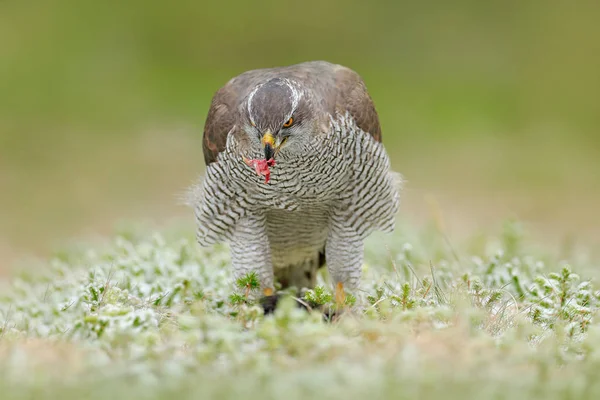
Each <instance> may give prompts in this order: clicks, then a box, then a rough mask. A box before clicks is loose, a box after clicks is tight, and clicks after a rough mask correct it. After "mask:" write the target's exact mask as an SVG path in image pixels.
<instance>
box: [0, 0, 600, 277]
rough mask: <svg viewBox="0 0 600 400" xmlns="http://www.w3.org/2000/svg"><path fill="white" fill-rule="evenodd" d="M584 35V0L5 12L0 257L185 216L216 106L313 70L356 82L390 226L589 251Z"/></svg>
mask: <svg viewBox="0 0 600 400" xmlns="http://www.w3.org/2000/svg"><path fill="white" fill-rule="evenodd" d="M598 21H600V3H598V2H597V1H571V2H567V1H554V0H546V1H514V0H507V1H501V2H500V1H498V2H482V1H452V2H448V1H442V0H430V1H420V2H405V1H399V0H394V1H392V0H389V1H373V2H368V1H364V0H333V1H323V0H320V1H315V0H306V1H304V2H302V1H241V0H240V1H220V2H200V1H185V0H184V1H172V2H161V1H155V0H145V1H127V2H122V1H121V2H117V1H112V0H111V1H103V2H91V1H85V0H80V1H60V0H59V1H52V2H50V1H28V0H3V1H1V2H0V193H1V195H0V257H1V258H0V260H1V261H0V263H2V264H3V265H7V263H9V262H10V261H11V260H14V258H15V257H17V256H21V255H23V254H28V253H33V254H43V253H45V252H47V251H49V250H50V249H52V248H53V246H56V244H57V243H60V242H61V241H63V240H66V239H68V238H70V237H83V236H85V235H93V234H104V233H106V232H109V231H110V229H111V228H112V226H113V224H114V223H115V222H116V221H119V220H122V219H126V220H133V221H135V220H136V219H145V220H152V221H157V222H159V223H160V222H162V221H166V220H167V219H168V218H170V217H178V216H188V217H189V218H190V219H191V218H192V217H191V212H190V211H189V210H188V209H186V208H184V207H182V206H180V205H178V203H177V197H178V195H179V194H180V193H181V192H182V191H183V190H184V189H185V188H186V186H188V185H189V184H190V183H191V182H192V181H193V179H195V178H196V177H197V176H198V175H199V174H200V173H201V172H202V169H203V163H202V152H201V136H202V127H203V123H204V118H205V116H206V112H207V109H208V106H209V103H210V100H211V96H212V95H213V93H214V92H215V91H216V90H217V89H218V88H219V87H220V86H221V85H222V84H224V83H225V82H226V81H227V80H228V79H229V78H231V77H232V76H234V75H237V74H239V73H241V72H243V71H244V70H247V69H253V68H262V67H271V66H276V65H285V64H292V63H296V62H301V61H306V60H315V59H324V60H328V61H331V62H335V63H341V64H344V65H347V66H349V67H351V68H353V69H355V70H356V71H358V72H359V73H360V74H361V75H362V76H363V78H364V79H365V81H366V82H367V85H368V87H369V90H370V92H371V95H372V97H373V98H374V100H375V102H376V105H377V107H378V110H379V113H380V117H381V121H382V125H383V136H384V143H385V144H386V146H387V149H388V151H389V153H390V154H391V155H392V157H393V167H394V169H396V170H397V171H399V172H401V173H403V174H404V175H405V177H406V179H407V180H408V182H407V185H406V191H405V197H404V202H403V207H402V211H401V215H400V217H401V218H403V219H404V220H406V221H411V222H423V221H427V219H428V218H431V216H432V213H433V215H435V213H436V212H439V213H441V215H443V218H444V220H445V223H446V227H447V229H448V231H449V232H450V233H451V234H453V235H460V234H461V233H469V232H474V231H477V230H485V229H488V228H490V227H493V226H494V224H496V223H497V221H500V220H501V219H503V218H506V217H516V218H520V219H522V220H524V221H525V222H527V223H529V224H530V226H531V227H533V229H534V230H535V232H537V233H539V234H541V235H545V236H547V237H549V238H554V239H559V240H562V239H563V238H565V237H571V238H573V237H576V238H581V240H596V242H595V243H598V242H597V240H598V239H599V238H600V232H599V231H600V216H599V213H598V204H599V200H600V132H599V127H600V98H599V97H600V96H599V93H600V73H599V71H600V24H599V23H598ZM436 210H437V211H436Z"/></svg>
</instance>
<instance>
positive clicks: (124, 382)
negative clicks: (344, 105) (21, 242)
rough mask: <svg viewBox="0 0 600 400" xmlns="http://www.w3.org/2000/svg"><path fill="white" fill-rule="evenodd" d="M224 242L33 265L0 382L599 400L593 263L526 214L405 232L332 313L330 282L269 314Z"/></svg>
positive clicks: (380, 247)
mask: <svg viewBox="0 0 600 400" xmlns="http://www.w3.org/2000/svg"><path fill="white" fill-rule="evenodd" d="M228 262H229V257H228V253H227V251H226V248H225V247H218V246H217V247H215V248H211V249H199V248H198V247H197V246H196V245H195V243H194V240H193V238H192V237H189V232H187V231H181V230H178V229H175V230H171V231H169V230H165V231H163V232H162V233H160V234H154V235H150V234H147V233H146V234H138V233H136V232H134V231H129V232H122V233H121V234H119V235H117V236H116V237H115V238H114V240H112V241H111V242H110V243H108V244H106V245H105V246H96V247H95V248H89V247H85V246H83V247H79V248H74V249H69V250H66V251H63V252H60V253H59V254H57V255H56V256H55V257H54V258H52V259H51V260H50V261H48V262H47V265H45V266H32V268H30V269H24V270H22V271H21V273H20V274H19V275H17V276H15V277H14V278H12V279H11V280H10V281H8V282H6V287H5V288H3V290H2V292H1V293H2V294H1V296H0V354H1V355H2V357H1V361H0V390H2V398H3V399H13V398H14V399H19V398H36V399H37V398H57V399H84V398H98V399H100V398H102V399H105V398H136V399H163V398H164V399H166V398H173V396H177V398H181V399H185V398H215V399H221V398H247V399H254V398H256V399H259V398H260V399H268V398H281V397H285V398H286V399H296V398H298V399H300V398H313V397H314V398H365V397H368V398H370V399H375V398H382V399H383V398H386V399H387V398H390V399H392V398H408V397H411V398H415V397H416V398H437V397H443V398H447V399H454V398H465V397H473V398H475V397H476V398H498V399H500V398H511V399H531V398H548V399H567V398H577V399H587V398H589V399H593V398H598V396H599V395H600V383H599V382H600V380H599V379H598V378H599V377H600V372H598V371H600V369H599V367H600V323H599V322H598V306H599V305H600V291H598V289H597V288H596V287H595V284H594V281H593V279H592V278H594V277H595V275H594V274H597V272H595V270H594V268H593V266H594V264H593V263H592V262H590V261H589V260H587V259H586V258H585V257H579V256H577V257H574V258H573V259H572V260H568V262H570V263H573V265H571V264H568V262H567V261H565V260H558V259H556V257H555V256H552V255H551V254H550V253H547V252H543V251H540V250H539V249H536V247H535V246H533V245H532V244H530V243H527V241H526V240H525V239H524V237H523V232H522V229H521V227H520V225H519V224H517V223H515V222H508V223H507V224H506V225H505V227H504V229H503V230H502V231H501V232H499V233H498V235H497V236H494V237H486V238H481V237H479V238H476V240H473V241H470V242H468V243H463V244H453V243H451V242H450V241H449V240H447V238H446V237H445V236H444V235H443V234H442V233H440V232H438V231H436V230H435V229H429V228H424V229H422V230H420V231H414V230H411V229H410V228H409V227H399V229H398V230H397V232H396V233H395V234H394V235H391V236H387V235H382V236H374V237H372V238H371V239H370V240H369V242H368V246H367V257H366V262H365V265H364V280H363V286H362V289H363V290H361V291H360V292H357V293H355V297H356V298H355V299H354V300H355V303H354V305H353V306H348V307H347V309H346V311H345V312H344V313H343V314H342V315H341V317H340V318H339V319H336V320H334V321H325V320H324V318H323V316H322V314H321V313H320V312H319V311H318V310H317V309H316V308H319V306H328V305H330V304H329V303H331V301H332V296H331V292H330V290H329V285H328V283H327V276H326V274H323V275H322V276H320V277H319V279H320V281H319V285H320V286H319V287H318V288H316V289H315V290H314V291H311V292H309V293H307V295H306V297H305V298H304V299H303V301H305V302H306V303H307V304H310V305H311V306H313V307H315V309H313V311H312V312H307V311H304V310H303V309H301V308H299V307H297V304H296V300H294V299H293V298H292V297H285V298H284V300H282V303H281V304H280V307H279V308H278V310H277V311H276V313H275V314H274V315H270V316H266V317H265V316H264V315H263V313H262V310H261V308H260V307H258V306H256V305H254V304H252V303H251V302H250V301H247V300H246V297H247V296H246V294H247V291H248V290H254V288H255V287H256V286H257V285H256V282H255V277H252V276H249V277H247V279H245V280H244V279H242V280H240V281H239V282H237V286H236V282H233V280H232V278H231V273H230V272H231V271H230V269H229V268H228Z"/></svg>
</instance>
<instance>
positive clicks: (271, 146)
mask: <svg viewBox="0 0 600 400" xmlns="http://www.w3.org/2000/svg"><path fill="white" fill-rule="evenodd" d="M261 143H262V145H263V147H264V149H265V160H270V159H272V158H273V157H275V153H276V150H278V149H279V145H276V144H275V138H274V137H273V134H272V133H271V131H267V132H265V134H264V135H263V137H262V139H261Z"/></svg>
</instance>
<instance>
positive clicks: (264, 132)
mask: <svg viewBox="0 0 600 400" xmlns="http://www.w3.org/2000/svg"><path fill="white" fill-rule="evenodd" d="M243 114H244V117H245V119H246V124H245V131H246V133H247V134H248V135H249V136H250V139H251V143H255V144H256V145H257V146H258V143H259V142H260V146H261V148H262V150H263V151H264V155H265V160H270V159H274V158H275V156H276V155H277V153H279V151H281V150H282V149H283V148H286V151H293V149H294V148H296V149H298V148H303V147H304V146H302V143H306V140H307V139H308V138H309V136H308V135H309V134H310V132H311V130H312V129H313V127H314V118H315V117H314V113H313V112H311V101H310V98H309V95H308V93H306V92H305V91H303V90H302V89H301V87H300V86H299V85H298V84H297V83H296V82H294V81H292V80H290V79H282V78H273V79H270V80H268V81H266V82H262V83H260V84H258V85H257V86H255V87H254V88H253V89H252V90H251V91H250V94H249V95H248V96H247V98H246V100H245V102H244V104H243Z"/></svg>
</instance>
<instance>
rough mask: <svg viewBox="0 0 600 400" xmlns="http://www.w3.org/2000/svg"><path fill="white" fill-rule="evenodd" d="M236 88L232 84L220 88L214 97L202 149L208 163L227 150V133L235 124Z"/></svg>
mask: <svg viewBox="0 0 600 400" xmlns="http://www.w3.org/2000/svg"><path fill="white" fill-rule="evenodd" d="M235 97H236V90H235V87H233V86H232V85H231V84H229V83H228V84H227V85H225V86H223V87H222V88H221V89H219V90H218V91H217V92H216V93H215V95H214V96H213V98H212V102H211V105H210V109H209V110H208V115H207V116H206V122H205V123H204V136H203V138H202V150H203V152H204V162H205V163H206V165H208V164H210V163H212V162H215V161H217V156H218V155H219V153H220V152H222V151H223V150H225V145H226V144H227V135H228V134H229V132H230V131H231V129H232V128H233V127H234V125H235V115H234V111H235V108H236V104H235V103H236V98H235Z"/></svg>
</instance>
